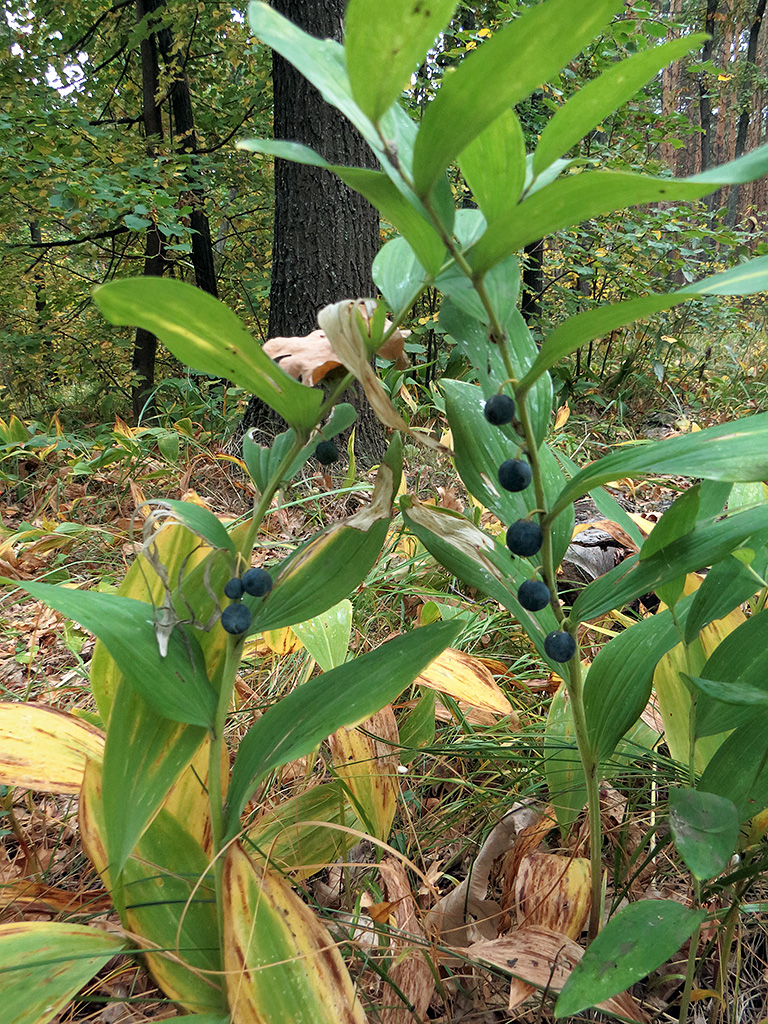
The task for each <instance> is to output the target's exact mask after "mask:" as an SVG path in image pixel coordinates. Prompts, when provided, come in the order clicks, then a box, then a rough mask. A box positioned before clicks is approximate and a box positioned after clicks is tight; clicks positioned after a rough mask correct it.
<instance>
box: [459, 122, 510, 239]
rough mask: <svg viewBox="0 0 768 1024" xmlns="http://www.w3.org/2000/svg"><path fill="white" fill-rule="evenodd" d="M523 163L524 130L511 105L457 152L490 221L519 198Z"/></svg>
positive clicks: (507, 211) (502, 214)
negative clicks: (465, 146)
mask: <svg viewBox="0 0 768 1024" xmlns="http://www.w3.org/2000/svg"><path fill="white" fill-rule="evenodd" d="M525 163H526V160H525V138H524V137H523V129H522V126H521V125H520V121H519V120H518V117H517V114H516V113H515V112H514V110H513V109H512V108H511V107H510V108H509V109H508V110H505V111H504V112H503V113H502V114H501V115H500V116H499V117H497V118H496V120H495V121H493V122H492V123H491V124H489V125H488V127H487V128H486V129H485V131H483V132H481V133H480V134H479V135H478V136H477V138H475V139H474V140H473V141H472V142H471V143H470V144H469V146H467V148H466V149H465V150H464V152H463V153H462V154H461V155H460V157H459V167H460V168H461V173H462V174H463V175H464V180H465V181H466V183H467V184H468V185H469V187H470V189H471V191H472V195H473V196H474V197H475V201H476V202H477V205H478V206H479V207H480V209H481V210H482V211H483V214H484V215H485V219H486V220H487V221H488V222H489V223H490V222H491V221H493V220H494V219H495V218H496V217H504V216H507V215H508V214H509V211H510V209H511V207H512V206H514V205H515V204H516V203H517V202H518V200H519V199H520V193H521V192H522V190H523V184H524V182H525Z"/></svg>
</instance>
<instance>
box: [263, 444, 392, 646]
mask: <svg viewBox="0 0 768 1024" xmlns="http://www.w3.org/2000/svg"><path fill="white" fill-rule="evenodd" d="M392 491H393V474H392V469H391V467H390V466H388V465H386V463H382V465H381V466H380V467H379V473H378V476H377V480H376V485H375V488H374V493H373V498H372V500H371V504H370V505H369V506H367V507H366V508H363V509H361V510H360V511H359V512H356V513H355V514H354V515H353V516H350V517H349V518H348V519H342V520H340V521H338V522H336V523H333V524H332V525H331V526H329V527H327V528H326V529H325V530H322V531H321V532H320V533H318V534H316V535H315V536H314V537H312V538H311V539H310V540H308V541H307V542H306V544H303V545H302V546H301V547H300V548H298V549H297V550H296V551H294V552H293V553H292V554H291V555H289V557H288V558H286V559H285V561H284V562H282V563H281V565H280V566H279V568H278V569H277V572H276V573H275V574H274V586H273V587H272V590H271V591H270V592H269V594H267V596H266V597H265V598H254V597H248V596H246V597H245V598H244V599H243V601H244V603H245V604H247V605H248V606H249V607H250V609H251V611H252V613H253V619H252V621H251V625H250V628H249V630H248V634H249V635H252V634H253V633H260V632H263V631H264V630H266V629H281V628H282V627H283V626H292V625H293V624H294V623H295V622H305V621H306V620H307V619H313V618H314V617H315V616H316V615H320V614H321V612H324V611H326V609H328V608H330V607H331V606H332V605H335V604H338V603H339V601H341V600H342V599H343V598H345V597H347V596H348V595H349V594H350V593H351V592H352V591H353V590H354V589H355V588H356V587H358V586H359V585H360V584H361V583H362V582H363V580H364V579H365V577H366V576H367V575H368V573H369V572H370V570H371V568H372V567H373V564H374V562H375V561H376V559H377V557H378V555H379V552H380V551H381V547H382V545H383V543H384V540H385V538H386V536H387V530H388V529H389V523H390V519H391V515H392Z"/></svg>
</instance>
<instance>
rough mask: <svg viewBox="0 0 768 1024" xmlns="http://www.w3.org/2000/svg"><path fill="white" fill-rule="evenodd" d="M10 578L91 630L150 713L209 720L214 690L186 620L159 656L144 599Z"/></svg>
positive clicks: (180, 719) (190, 721) (197, 721)
mask: <svg viewBox="0 0 768 1024" xmlns="http://www.w3.org/2000/svg"><path fill="white" fill-rule="evenodd" d="M14 582H15V585H16V586H19V587H21V588H22V589H23V590H26V591H27V593H29V594H31V595H32V597H34V598H36V599H37V600H38V601H42V602H43V603H44V604H47V605H48V607H49V608H55V609H56V610H57V611H59V612H61V613H62V615H66V616H68V617H69V618H70V619H74V620H75V622H79V623H80V625H81V626H84V627H85V628H86V629H88V630H90V631H91V633H95V634H96V636H97V637H98V638H99V640H101V642H102V643H103V644H104V646H105V647H106V648H107V650H108V651H109V653H110V654H111V655H112V657H113V658H114V660H115V662H116V663H117V666H118V668H119V669H120V671H121V672H122V673H123V675H124V677H125V679H126V682H128V683H129V685H130V686H131V687H132V688H133V689H134V690H135V691H136V692H137V693H139V694H141V695H142V697H144V699H145V700H146V701H148V703H149V704H151V705H152V707H153V708H154V709H155V713H156V714H158V715H162V716H163V717H164V718H166V719H171V720H172V721H175V722H186V723H188V724H190V725H202V726H206V727H209V726H211V725H213V720H214V717H215V714H216V694H215V693H214V691H213V687H212V686H211V684H210V682H209V680H208V676H207V674H206V670H205V659H204V658H203V654H202V651H201V650H200V644H199V643H198V641H197V637H196V636H195V634H194V633H193V632H192V631H191V630H190V629H188V628H187V627H186V626H178V627H177V628H176V629H174V630H173V632H172V633H171V634H170V640H169V643H168V653H167V655H166V656H165V657H163V656H162V655H161V654H160V648H159V647H158V643H157V635H156V631H155V622H154V619H153V609H152V607H151V606H150V605H148V604H145V602H144V601H134V600H132V599H131V598H128V597H120V596H119V595H118V594H106V593H98V592H97V591H95V590H70V589H69V588H68V587H59V586H54V585H52V584H49V583H19V582H18V581H14Z"/></svg>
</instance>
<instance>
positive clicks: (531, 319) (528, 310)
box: [520, 238, 544, 327]
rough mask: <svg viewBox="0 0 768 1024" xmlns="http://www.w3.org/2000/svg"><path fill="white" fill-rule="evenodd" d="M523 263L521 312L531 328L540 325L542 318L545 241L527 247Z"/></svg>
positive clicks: (532, 243)
mask: <svg viewBox="0 0 768 1024" xmlns="http://www.w3.org/2000/svg"><path fill="white" fill-rule="evenodd" d="M524 252H525V262H524V263H523V298H522V302H521V305H520V312H521V313H522V314H523V318H524V320H525V322H526V323H527V324H528V326H529V327H535V326H537V325H538V322H539V317H540V316H541V295H542V292H543V291H544V239H543V238H540V239H539V241H538V242H531V244H530V245H526V247H525V250H524Z"/></svg>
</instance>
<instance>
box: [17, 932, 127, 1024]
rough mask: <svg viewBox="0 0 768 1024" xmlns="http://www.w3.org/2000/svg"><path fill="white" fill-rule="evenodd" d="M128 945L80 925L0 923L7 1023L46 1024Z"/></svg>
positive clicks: (114, 937)
mask: <svg viewBox="0 0 768 1024" xmlns="http://www.w3.org/2000/svg"><path fill="white" fill-rule="evenodd" d="M128 945H129V943H128V940H127V938H125V937H124V936H122V935H111V934H109V933H108V932H104V931H99V930H97V929H96V928H86V927H85V925H81V924H66V923H64V922H60V921H56V922H52V921H13V922H9V923H7V924H0V990H2V993H3V1019H4V1020H6V1021H9V1022H12V1024H48V1021H52V1020H53V1019H54V1017H56V1016H57V1014H58V1012H59V1011H60V1010H63V1009H64V1007H65V1006H66V1005H67V1003H68V1002H69V1001H70V999H72V998H73V997H74V996H75V995H76V994H77V993H78V992H79V991H80V989H81V988H83V986H84V985H85V984H86V983H87V982H89V981H90V980H91V978H92V977H93V976H94V975H95V974H96V973H97V972H98V971H100V970H101V968H102V967H103V966H104V965H105V964H106V963H107V961H109V960H111V959H112V957H114V956H115V955H116V954H117V953H119V952H120V951H121V950H124V949H126V948H127V947H128Z"/></svg>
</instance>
